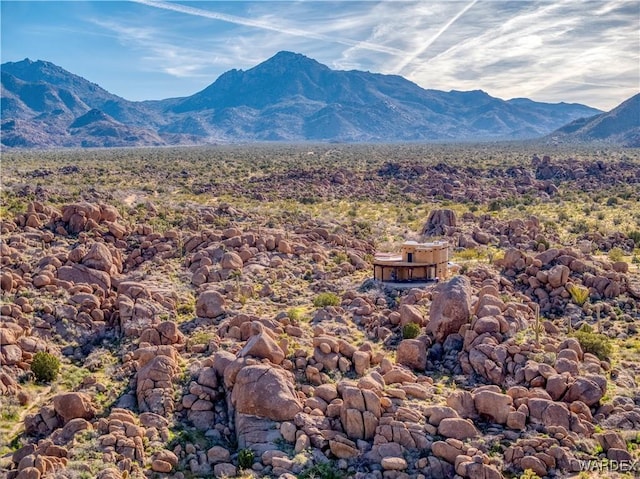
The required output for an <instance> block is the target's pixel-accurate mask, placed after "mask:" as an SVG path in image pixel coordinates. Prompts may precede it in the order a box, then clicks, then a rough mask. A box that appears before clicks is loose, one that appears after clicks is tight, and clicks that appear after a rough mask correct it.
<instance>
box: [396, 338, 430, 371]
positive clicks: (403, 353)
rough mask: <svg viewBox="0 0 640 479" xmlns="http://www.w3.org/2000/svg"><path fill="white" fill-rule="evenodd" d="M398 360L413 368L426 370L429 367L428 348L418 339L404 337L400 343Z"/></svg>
mask: <svg viewBox="0 0 640 479" xmlns="http://www.w3.org/2000/svg"><path fill="white" fill-rule="evenodd" d="M396 362H397V363H398V364H402V365H404V366H407V367H410V368H412V369H416V370H420V371H424V369H425V368H426V367H427V348H426V347H425V345H424V343H423V342H422V341H420V340H418V339H404V340H402V341H401V342H400V344H399V345H398V351H397V354H396Z"/></svg>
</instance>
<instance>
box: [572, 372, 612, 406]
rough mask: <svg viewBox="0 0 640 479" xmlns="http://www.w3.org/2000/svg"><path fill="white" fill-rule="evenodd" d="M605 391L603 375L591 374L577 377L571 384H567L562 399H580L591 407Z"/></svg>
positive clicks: (605, 385) (605, 382) (605, 384)
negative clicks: (567, 386) (567, 387)
mask: <svg viewBox="0 0 640 479" xmlns="http://www.w3.org/2000/svg"><path fill="white" fill-rule="evenodd" d="M606 391H607V379H606V378H605V377H604V376H599V375H597V374H592V375H589V376H587V377H579V378H577V379H576V380H575V381H574V382H573V384H571V386H569V389H568V390H567V392H566V394H565V395H564V397H563V398H562V400H563V401H565V402H568V403H572V402H573V401H582V402H583V403H585V404H586V405H587V406H589V407H591V406H593V405H595V404H597V403H598V401H600V399H602V396H604V394H605V393H606Z"/></svg>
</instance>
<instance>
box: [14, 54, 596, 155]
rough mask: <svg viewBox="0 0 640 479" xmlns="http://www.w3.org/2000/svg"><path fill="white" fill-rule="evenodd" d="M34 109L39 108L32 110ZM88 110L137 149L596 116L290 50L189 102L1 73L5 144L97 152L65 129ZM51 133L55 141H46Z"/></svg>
mask: <svg viewBox="0 0 640 479" xmlns="http://www.w3.org/2000/svg"><path fill="white" fill-rule="evenodd" d="M45 100H46V101H45ZM35 101H40V102H45V106H44V107H43V108H40V110H38V109H34V108H32V106H33V103H34V102H35ZM65 101H66V102H67V103H69V104H70V105H72V106H73V108H70V106H69V105H67V103H65ZM47 102H48V103H47ZM30 104H31V106H29V105H30ZM90 110H97V111H99V112H102V113H104V114H105V115H107V116H108V117H109V118H111V119H113V120H114V121H115V122H118V123H120V124H121V125H122V126H126V127H129V128H133V129H136V130H139V131H145V132H147V134H144V135H140V141H141V142H144V141H147V140H149V139H151V140H149V141H152V144H158V141H160V143H161V144H193V143H211V142H232V141H344V142H388V141H487V140H513V139H529V138H537V137H542V136H544V135H547V134H549V133H551V132H553V131H555V130H557V129H558V128H560V127H562V126H564V125H565V124H567V123H569V122H571V121H574V120H577V119H579V118H583V117H591V116H593V115H594V114H599V113H601V112H600V110H597V109H594V108H591V107H588V106H585V105H580V104H568V103H560V104H549V103H540V102H535V101H533V100H529V99H522V98H520V99H512V100H502V99H498V98H494V97H492V96H490V95H489V94H488V93H486V92H484V91H482V90H472V91H456V90H451V91H449V92H444V91H439V90H430V89H423V88H422V87H420V86H419V85H417V84H415V83H413V82H411V81H409V80H407V79H405V78H403V77H401V76H398V75H384V74H380V73H369V72H363V71H359V70H349V71H345V70H332V69H331V68H329V67H328V66H326V65H323V64H321V63H319V62H317V61H316V60H314V59H312V58H308V57H306V56H305V55H302V54H299V53H293V52H287V51H282V52H278V53H277V54H275V55H274V56H273V57H271V58H269V59H267V60H265V61H264V62H261V63H259V64H258V65H256V66H254V67H252V68H250V69H248V70H246V71H245V70H237V69H232V70H229V71H227V72H225V73H223V74H222V75H220V76H219V77H218V78H217V79H216V80H215V81H214V82H213V83H211V84H210V85H208V86H207V87H206V88H204V89H202V90H201V91H199V92H196V93H194V94H193V95H190V96H186V97H178V98H168V99H164V100H149V101H143V102H134V101H129V100H126V99H124V98H121V97H119V96H117V95H114V94H112V93H110V92H108V91H107V90H104V89H103V88H102V87H100V86H99V85H98V84H95V83H92V82H90V81H89V80H86V79H84V78H82V77H79V76H77V75H75V74H73V73H70V72H67V71H66V70H64V69H63V68H61V67H58V66H57V65H55V64H53V63H50V62H46V61H41V60H38V61H31V60H29V59H26V60H23V61H21V62H8V63H5V64H3V65H2V118H3V127H2V144H3V145H4V146H11V144H24V143H28V144H32V143H33V141H32V140H33V139H30V138H15V135H19V133H17V130H16V129H15V125H16V124H15V123H14V124H13V130H11V129H8V128H5V126H4V125H5V123H6V121H4V120H7V121H11V120H21V121H23V122H25V123H24V126H25V127H26V126H29V128H27V129H26V131H28V132H32V130H34V129H36V130H37V129H38V128H42V127H43V126H44V130H45V131H43V132H41V134H39V135H37V136H38V140H37V141H36V142H35V143H36V144H37V145H38V146H42V147H48V146H54V147H55V146H61V145H62V146H82V144H92V145H93V144H99V143H100V141H99V140H100V138H99V137H97V138H96V137H92V138H84V139H82V140H81V139H80V138H79V136H78V133H77V132H75V133H76V134H75V135H71V132H70V125H72V124H73V123H74V122H75V121H77V119H78V118H79V117H81V116H83V115H85V114H86V113H87V112H89V111H90ZM54 112H57V113H54ZM60 112H62V113H60ZM49 130H51V131H53V132H55V134H51V135H47V133H46V132H47V131H49ZM60 131H64V132H65V135H63V136H66V138H62V137H60V134H59V132H60ZM87 134H88V133H87ZM93 134H95V132H94V133H93ZM12 136H13V137H12ZM48 136H49V138H48V139H47V137H48ZM80 136H81V135H80ZM112 140H113V138H111V139H110V140H109V141H108V142H106V143H108V144H109V145H111V144H112ZM126 144H127V146H130V142H128V143H126ZM144 144H145V143H141V144H140V146H142V145H144Z"/></svg>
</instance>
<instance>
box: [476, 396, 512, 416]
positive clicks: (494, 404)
mask: <svg viewBox="0 0 640 479" xmlns="http://www.w3.org/2000/svg"><path fill="white" fill-rule="evenodd" d="M473 401H474V404H475V407H476V410H477V411H478V413H480V414H482V415H484V416H488V417H489V418H491V420H492V421H494V422H496V423H498V424H505V423H506V422H507V418H508V417H509V412H510V411H511V405H512V404H513V398H512V397H511V396H508V395H506V394H501V393H498V392H494V391H486V390H485V391H479V392H477V393H475V394H474V395H473Z"/></svg>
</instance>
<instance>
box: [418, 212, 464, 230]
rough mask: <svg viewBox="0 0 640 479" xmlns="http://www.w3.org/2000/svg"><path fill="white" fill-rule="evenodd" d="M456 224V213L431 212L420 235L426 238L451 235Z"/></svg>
mask: <svg viewBox="0 0 640 479" xmlns="http://www.w3.org/2000/svg"><path fill="white" fill-rule="evenodd" d="M456 224H457V219H456V213H455V211H453V210H450V209H441V210H431V212H430V213H429V217H428V218H427V222H426V223H425V225H424V227H423V228H422V234H423V235H427V236H442V235H448V234H450V233H451V229H452V228H455V227H456Z"/></svg>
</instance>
